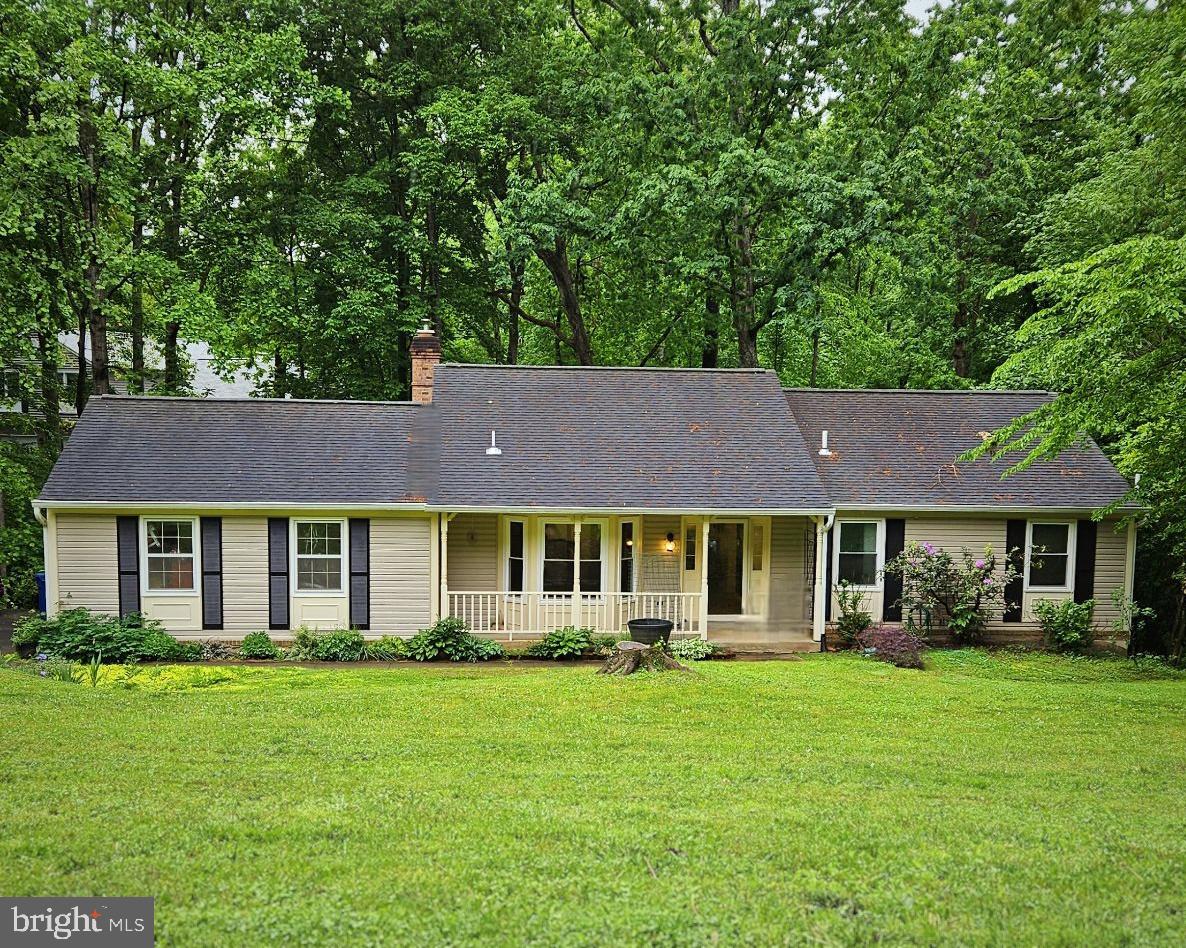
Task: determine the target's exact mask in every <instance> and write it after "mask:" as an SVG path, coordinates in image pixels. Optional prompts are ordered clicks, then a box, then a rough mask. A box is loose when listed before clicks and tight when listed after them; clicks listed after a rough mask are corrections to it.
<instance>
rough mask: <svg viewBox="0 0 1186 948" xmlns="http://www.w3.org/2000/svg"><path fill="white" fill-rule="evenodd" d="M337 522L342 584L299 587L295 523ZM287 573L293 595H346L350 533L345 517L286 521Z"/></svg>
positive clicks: (314, 596) (348, 573) (301, 518)
mask: <svg viewBox="0 0 1186 948" xmlns="http://www.w3.org/2000/svg"><path fill="white" fill-rule="evenodd" d="M299 523H338V524H341V529H342V552H341V554H340V557H341V560H342V573H341V576H342V585H341V586H340V587H339V588H337V589H300V588H298V587H299V583H298V580H297V524H299ZM288 575H289V576H290V577H291V583H290V584H289V585H290V586H291V588H292V595H293V596H300V597H301V598H305V597H309V598H310V599H328V598H339V599H340V598H341V597H342V596H345V595H346V583H347V582H348V581H349V576H350V533H349V526H348V524H347V521H346V518H345V517H293V518H291V519H290V520H289V523H288Z"/></svg>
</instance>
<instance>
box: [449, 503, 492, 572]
mask: <svg viewBox="0 0 1186 948" xmlns="http://www.w3.org/2000/svg"><path fill="white" fill-rule="evenodd" d="M448 572H449V576H448V580H449V589H450V591H452V592H485V591H487V590H495V589H498V588H499V585H500V583H499V575H498V574H499V562H498V514H486V513H463V514H458V515H457V516H456V517H454V518H453V519H452V520H450V521H449V566H448Z"/></svg>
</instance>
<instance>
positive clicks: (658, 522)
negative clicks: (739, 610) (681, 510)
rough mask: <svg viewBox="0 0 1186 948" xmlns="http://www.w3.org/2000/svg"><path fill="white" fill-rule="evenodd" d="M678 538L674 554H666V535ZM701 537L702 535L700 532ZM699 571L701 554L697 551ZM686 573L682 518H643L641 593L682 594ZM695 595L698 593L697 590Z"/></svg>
mask: <svg viewBox="0 0 1186 948" xmlns="http://www.w3.org/2000/svg"><path fill="white" fill-rule="evenodd" d="M669 533H670V534H672V535H673V536H674V537H675V552H674V553H668V552H667V534H669ZM696 535H697V536H699V535H700V534H699V531H697V534H696ZM696 567H697V569H699V567H700V551H699V550H697V551H696ZM683 569H684V538H683V536H681V535H680V518H679V517H670V516H647V517H643V518H642V553H641V555H640V556H639V558H638V570H639V573H638V589H639V590H640V591H641V592H651V591H654V592H679V591H680V590H681V588H682V586H681V584H682V581H683V580H682V577H683ZM695 591H696V592H699V591H700V590H699V587H698V586H697V588H696V590H695Z"/></svg>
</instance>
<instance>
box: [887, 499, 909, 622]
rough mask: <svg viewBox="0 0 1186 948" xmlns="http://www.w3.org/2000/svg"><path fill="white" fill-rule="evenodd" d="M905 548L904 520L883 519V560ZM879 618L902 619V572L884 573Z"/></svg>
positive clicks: (894, 620) (890, 620)
mask: <svg viewBox="0 0 1186 948" xmlns="http://www.w3.org/2000/svg"><path fill="white" fill-rule="evenodd" d="M904 549H906V521H905V520H903V519H902V518H900V517H899V518H894V519H887V520H886V521H885V562H887V563H888V562H889V561H890V560H892V559H893V558H894V557H896V556H897V555H898V554H899V553H901V552H902V551H903V550H904ZM883 582H884V587H883V596H882V603H881V618H882V619H883V620H884V621H886V622H901V621H902V574H901V573H899V574H897V575H891V574H890V573H886V574H885V578H884V580H883Z"/></svg>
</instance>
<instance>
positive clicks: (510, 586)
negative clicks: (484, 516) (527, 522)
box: [507, 520, 525, 592]
mask: <svg viewBox="0 0 1186 948" xmlns="http://www.w3.org/2000/svg"><path fill="white" fill-rule="evenodd" d="M524 563H525V555H524V549H523V521H522V520H511V521H509V522H508V523H507V590H508V591H509V592H522V591H523V575H524V574H523V566H524Z"/></svg>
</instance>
